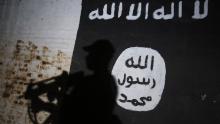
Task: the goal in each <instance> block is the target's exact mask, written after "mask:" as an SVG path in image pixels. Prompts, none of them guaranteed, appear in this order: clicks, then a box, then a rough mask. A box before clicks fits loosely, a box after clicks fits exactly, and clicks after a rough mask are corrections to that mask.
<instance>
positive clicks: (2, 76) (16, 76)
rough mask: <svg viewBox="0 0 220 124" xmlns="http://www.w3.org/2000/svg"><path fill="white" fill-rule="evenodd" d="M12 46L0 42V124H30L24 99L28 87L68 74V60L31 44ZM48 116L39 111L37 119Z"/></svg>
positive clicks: (54, 51) (16, 42) (69, 60)
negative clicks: (31, 83)
mask: <svg viewBox="0 0 220 124" xmlns="http://www.w3.org/2000/svg"><path fill="white" fill-rule="evenodd" d="M14 43H15V44H13V45H12V44H9V42H7V41H0V48H1V49H0V95H1V99H0V123H1V124H29V123H31V122H30V120H29V117H28V115H27V106H28V101H27V100H25V99H24V98H23V93H24V92H25V90H26V87H27V85H28V84H29V83H30V82H33V83H34V82H37V81H40V80H44V79H47V78H50V77H53V76H57V75H60V74H61V73H62V72H63V71H64V70H67V71H68V70H69V67H70V62H71V57H69V56H68V55H67V54H66V53H64V52H62V51H61V50H54V49H50V47H48V46H40V45H36V44H35V43H34V42H33V41H23V40H17V41H15V42H14ZM47 116H48V113H46V112H45V113H44V112H41V113H40V115H39V116H38V117H39V119H38V120H42V121H43V120H44V118H46V117H47Z"/></svg>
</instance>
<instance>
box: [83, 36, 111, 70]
mask: <svg viewBox="0 0 220 124" xmlns="http://www.w3.org/2000/svg"><path fill="white" fill-rule="evenodd" d="M84 50H85V51H87V52H88V55H87V56H86V64H87V67H88V68H89V69H90V70H93V71H95V72H100V71H102V72H103V71H105V70H106V69H107V66H108V63H109V61H110V60H111V58H112V56H113V53H114V48H113V46H112V44H111V43H110V42H109V41H108V40H104V39H102V40H97V41H96V42H95V43H93V44H92V45H89V46H86V47H84Z"/></svg>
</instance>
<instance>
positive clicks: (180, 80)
mask: <svg viewBox="0 0 220 124" xmlns="http://www.w3.org/2000/svg"><path fill="white" fill-rule="evenodd" d="M82 5H83V6H82V15H81V20H80V21H81V23H80V26H79V31H78V35H77V40H76V47H75V50H74V53H73V54H74V57H73V58H74V60H75V61H73V62H72V66H71V72H72V73H73V74H74V73H75V72H77V71H79V70H84V71H85V72H88V75H90V74H91V72H92V71H91V70H90V69H88V67H87V60H86V58H87V57H88V56H89V54H90V53H89V52H86V51H85V50H84V49H83V47H84V46H89V45H92V44H94V43H96V42H97V41H99V40H100V39H101V40H103V39H104V40H108V41H109V42H111V44H112V45H113V47H114V49H115V52H114V57H113V59H112V60H111V61H110V65H109V71H110V72H111V73H112V74H113V75H114V76H115V78H116V85H117V86H118V95H117V98H116V102H117V104H116V106H115V111H114V113H115V114H116V115H117V116H118V117H119V119H120V120H121V122H122V123H123V124H147V123H150V124H164V123H169V124H174V123H178V124H186V123H187V124H208V123H217V122H218V123H219V122H220V120H219V114H220V110H219V107H220V101H219V100H220V97H219V96H220V95H219V94H220V90H219V89H220V87H219V79H218V75H219V72H218V70H219V69H220V68H219V67H220V66H219V63H220V59H219V50H218V49H219V46H218V45H217V44H218V42H219V37H218V35H219V33H218V26H219V23H218V21H217V18H218V17H219V14H218V12H217V11H218V4H217V3H216V1H214V0H168V1H167V0H133V1H127V0H126V1H124V0H115V1H110V0H102V1H99V0H96V1H91V0H83V4H82ZM105 51H107V50H103V56H105ZM153 56H154V59H152V57H153ZM152 60H153V61H152ZM152 63H153V64H152ZM151 65H153V66H151ZM94 85H95V84H94ZM85 92H86V91H85ZM90 94H91V93H90ZM100 99H101V98H100ZM100 104H101V102H100Z"/></svg>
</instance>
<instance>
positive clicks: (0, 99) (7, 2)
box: [0, 0, 81, 124]
mask: <svg viewBox="0 0 220 124" xmlns="http://www.w3.org/2000/svg"><path fill="white" fill-rule="evenodd" d="M80 13H81V0H66V1H62V0H0V123H1V124H6V123H7V124H29V123H30V120H29V117H28V114H27V106H28V101H27V100H25V99H24V98H23V97H20V96H22V95H23V93H24V91H25V90H26V88H27V85H28V84H29V83H30V82H37V81H40V80H43V79H47V78H51V77H53V76H57V75H60V74H61V73H62V71H63V70H66V71H69V69H70V64H71V58H72V52H73V48H74V45H75V39H76V34H77V30H78V25H79V20H80ZM47 116H48V113H46V112H42V113H40V115H39V119H38V120H40V121H42V122H43V121H44V119H45V118H46V117H47Z"/></svg>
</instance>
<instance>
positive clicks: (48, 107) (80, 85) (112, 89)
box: [25, 40, 121, 124]
mask: <svg viewBox="0 0 220 124" xmlns="http://www.w3.org/2000/svg"><path fill="white" fill-rule="evenodd" d="M84 50H86V51H87V52H88V55H87V56H86V64H87V68H88V69H89V70H91V71H93V74H92V75H88V76H85V75H84V72H77V73H74V74H71V75H68V73H67V72H63V74H62V75H60V76H58V77H54V78H51V79H47V80H44V81H41V82H37V83H30V84H29V86H28V87H27V90H26V92H25V98H26V99H28V100H30V104H29V106H28V113H29V117H30V120H31V121H32V122H33V123H34V124H38V123H39V122H38V119H37V117H36V115H37V113H39V112H40V111H46V112H48V113H50V115H49V117H48V118H47V119H46V120H45V121H44V122H43V124H48V123H52V124H71V123H74V124H77V123H80V124H83V123H88V122H89V123H95V124H120V123H121V122H120V120H119V119H118V117H117V116H116V115H114V114H113V109H114V106H115V99H116V95H117V87H116V84H115V82H114V79H113V77H112V76H111V73H110V72H109V70H108V69H107V68H108V64H109V61H110V60H111V59H112V56H113V53H114V48H113V46H112V45H111V43H110V42H109V41H108V40H98V41H96V42H95V43H94V44H92V45H90V46H86V47H84ZM103 51H104V52H103ZM42 94H45V95H46V98H47V101H45V100H42V99H41V98H40V97H39V96H41V95H42Z"/></svg>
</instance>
